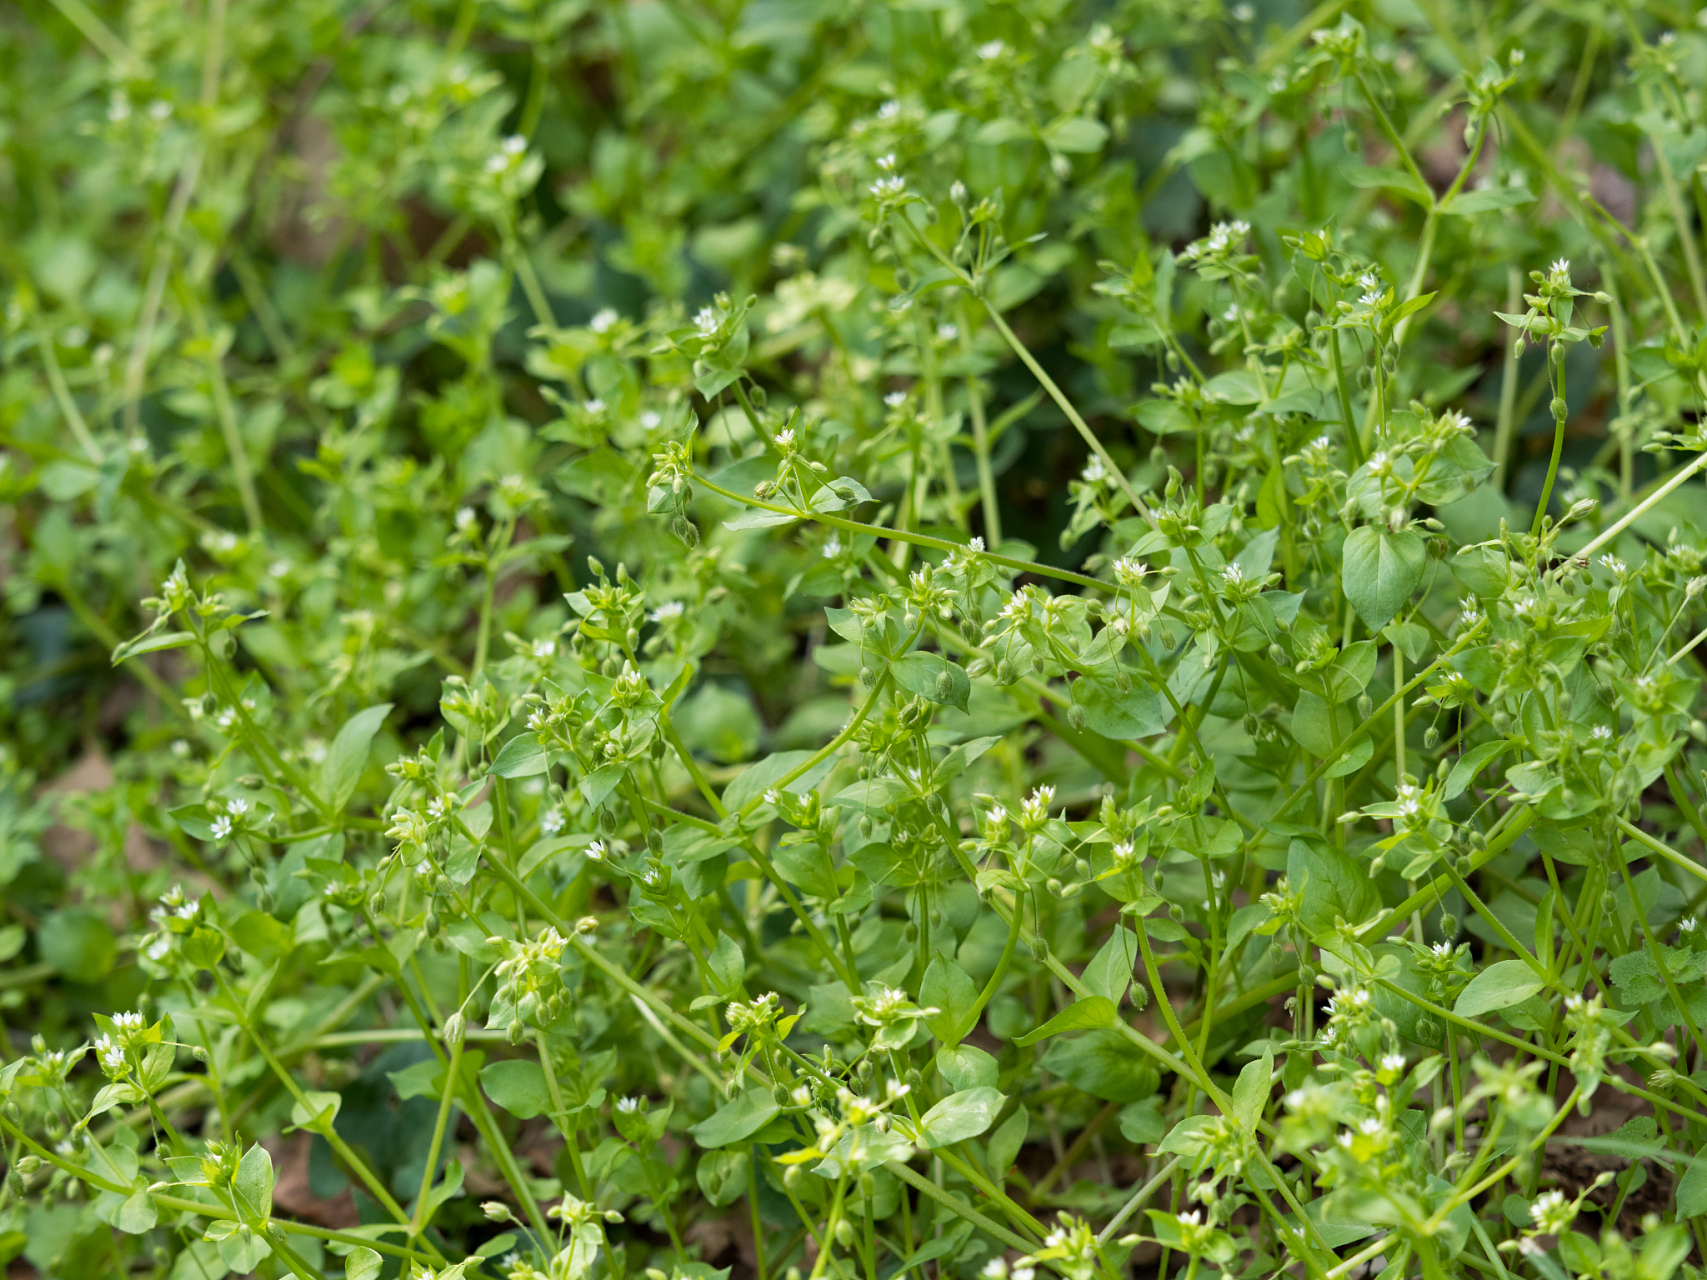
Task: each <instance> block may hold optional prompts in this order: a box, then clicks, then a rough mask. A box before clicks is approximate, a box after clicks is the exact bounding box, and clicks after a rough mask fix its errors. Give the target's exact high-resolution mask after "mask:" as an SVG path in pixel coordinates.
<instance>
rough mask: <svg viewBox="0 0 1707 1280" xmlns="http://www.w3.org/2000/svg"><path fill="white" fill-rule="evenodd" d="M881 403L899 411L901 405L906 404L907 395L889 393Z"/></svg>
mask: <svg viewBox="0 0 1707 1280" xmlns="http://www.w3.org/2000/svg"><path fill="white" fill-rule="evenodd" d="M883 403H884V404H886V405H888V406H889V407H890V408H891V409H899V408H900V407H901V406H902V405H904V404H906V403H907V393H906V392H905V391H891V392H890V393H889V394H888V395H886V396H884V397H883Z"/></svg>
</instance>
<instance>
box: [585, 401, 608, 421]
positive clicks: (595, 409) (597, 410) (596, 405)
mask: <svg viewBox="0 0 1707 1280" xmlns="http://www.w3.org/2000/svg"><path fill="white" fill-rule="evenodd" d="M582 408H584V409H585V410H586V411H587V412H588V413H589V414H590V415H592V416H593V417H595V418H596V417H598V416H599V415H600V414H601V413H603V412H604V411H605V402H604V401H603V400H600V399H599V398H598V397H597V396H594V397H593V398H592V399H591V400H589V401H587V403H586V404H584V405H583V406H582Z"/></svg>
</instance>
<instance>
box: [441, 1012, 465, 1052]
mask: <svg viewBox="0 0 1707 1280" xmlns="http://www.w3.org/2000/svg"><path fill="white" fill-rule="evenodd" d="M467 1035H468V1019H467V1018H465V1017H463V1016H462V1010H461V1009H458V1010H457V1011H456V1012H455V1013H453V1014H451V1015H450V1017H448V1018H446V1019H445V1028H444V1039H445V1043H446V1044H448V1045H458V1044H461V1043H462V1042H463V1040H464V1039H465V1038H466V1037H467Z"/></svg>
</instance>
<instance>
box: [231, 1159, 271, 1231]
mask: <svg viewBox="0 0 1707 1280" xmlns="http://www.w3.org/2000/svg"><path fill="white" fill-rule="evenodd" d="M231 1185H232V1189H233V1190H234V1191H235V1192H236V1193H237V1203H238V1205H239V1206H240V1208H241V1209H242V1211H243V1212H244V1214H245V1215H246V1216H250V1217H252V1218H260V1219H266V1218H269V1217H271V1216H272V1212H273V1158H272V1157H271V1156H270V1155H268V1154H267V1149H266V1148H265V1147H263V1146H261V1145H260V1144H259V1143H256V1144H255V1145H254V1146H252V1147H250V1148H249V1149H248V1150H247V1151H245V1152H244V1153H243V1158H242V1159H241V1160H240V1161H238V1162H237V1174H236V1176H235V1177H233V1178H232V1180H231Z"/></svg>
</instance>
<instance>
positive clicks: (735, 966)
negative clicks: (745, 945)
mask: <svg viewBox="0 0 1707 1280" xmlns="http://www.w3.org/2000/svg"><path fill="white" fill-rule="evenodd" d="M706 967H707V968H709V969H710V970H711V980H712V982H713V984H714V985H715V986H716V987H717V989H718V993H719V994H720V995H721V996H723V998H724V999H728V998H729V997H730V996H732V995H734V994H735V992H736V989H737V988H738V987H740V985H741V980H742V978H744V977H745V976H746V972H747V960H746V957H745V956H743V955H742V954H741V948H740V947H739V946H738V945H737V944H736V942H735V939H733V938H731V937H730V936H729V935H728V934H727V933H724V932H722V931H721V930H719V931H718V934H717V945H716V946H715V947H713V948H712V950H711V954H710V955H709V956H708V957H707V958H706Z"/></svg>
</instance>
